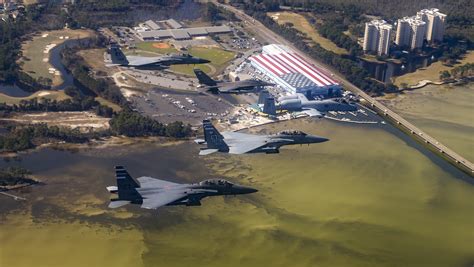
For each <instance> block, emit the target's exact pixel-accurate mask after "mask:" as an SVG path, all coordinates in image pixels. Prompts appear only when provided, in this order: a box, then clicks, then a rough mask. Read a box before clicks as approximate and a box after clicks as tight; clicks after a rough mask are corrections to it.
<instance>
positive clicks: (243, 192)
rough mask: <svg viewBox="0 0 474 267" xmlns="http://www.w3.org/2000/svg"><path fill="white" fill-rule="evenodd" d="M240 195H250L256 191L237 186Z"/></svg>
mask: <svg viewBox="0 0 474 267" xmlns="http://www.w3.org/2000/svg"><path fill="white" fill-rule="evenodd" d="M237 191H238V192H239V193H240V194H251V193H256V192H258V190H257V189H255V188H252V187H247V186H239V188H238V190H237Z"/></svg>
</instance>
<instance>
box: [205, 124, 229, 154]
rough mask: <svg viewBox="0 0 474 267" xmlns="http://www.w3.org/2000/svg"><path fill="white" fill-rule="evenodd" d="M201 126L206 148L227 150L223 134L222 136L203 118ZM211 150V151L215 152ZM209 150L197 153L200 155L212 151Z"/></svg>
mask: <svg viewBox="0 0 474 267" xmlns="http://www.w3.org/2000/svg"><path fill="white" fill-rule="evenodd" d="M202 127H203V130H204V140H205V141H206V144H207V148H208V149H209V150H210V149H212V150H216V151H221V152H228V151H229V146H228V145H227V144H226V143H225V141H224V136H222V135H221V134H220V133H219V131H218V130H217V129H216V128H215V127H214V125H212V123H211V122H210V121H209V120H204V121H203V122H202ZM216 151H213V152H216ZM213 152H211V151H207V152H202V153H199V154H200V155H207V154H210V153H213Z"/></svg>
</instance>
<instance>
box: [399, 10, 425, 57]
mask: <svg viewBox="0 0 474 267" xmlns="http://www.w3.org/2000/svg"><path fill="white" fill-rule="evenodd" d="M425 35H426V23H425V22H424V21H423V20H421V18H419V17H417V16H414V17H404V18H403V19H399V20H398V25H397V35H396V38H395V43H396V44H397V45H399V46H408V47H410V49H412V50H414V49H417V48H420V47H422V46H423V40H424V39H425Z"/></svg>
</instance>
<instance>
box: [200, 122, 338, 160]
mask: <svg viewBox="0 0 474 267" xmlns="http://www.w3.org/2000/svg"><path fill="white" fill-rule="evenodd" d="M202 126H203V129H204V139H196V140H195V142H196V143H198V144H202V145H206V148H202V149H201V151H200V152H199V155H209V154H212V153H215V152H225V153H230V154H244V153H267V154H273V153H280V147H281V146H286V145H297V144H308V145H309V144H312V143H322V142H326V141H328V140H329V139H327V138H324V137H320V136H316V135H309V134H306V133H303V132H301V131H282V132H280V133H278V134H274V135H254V134H246V133H237V132H222V134H221V133H219V132H218V131H217V129H216V128H215V127H214V126H213V125H212V123H211V122H210V121H209V120H204V121H203V123H202Z"/></svg>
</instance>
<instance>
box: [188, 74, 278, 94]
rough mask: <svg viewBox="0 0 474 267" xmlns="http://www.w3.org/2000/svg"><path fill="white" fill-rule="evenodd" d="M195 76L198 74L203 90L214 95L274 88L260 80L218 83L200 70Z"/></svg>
mask: <svg viewBox="0 0 474 267" xmlns="http://www.w3.org/2000/svg"><path fill="white" fill-rule="evenodd" d="M194 74H196V77H197V79H198V80H199V84H200V85H201V88H204V89H205V90H207V91H209V92H211V93H213V94H218V93H222V94H238V93H248V92H250V91H254V90H255V89H258V88H262V87H264V86H272V85H274V84H272V83H267V82H264V81H260V80H255V79H250V80H242V81H236V82H224V81H216V80H213V79H212V78H211V77H209V76H208V75H207V74H206V73H204V72H203V71H202V70H200V69H194Z"/></svg>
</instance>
